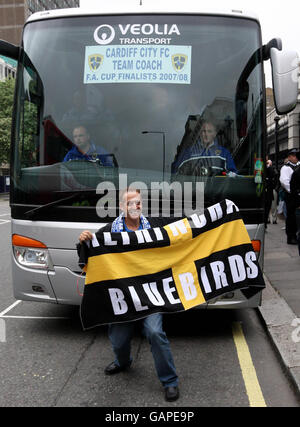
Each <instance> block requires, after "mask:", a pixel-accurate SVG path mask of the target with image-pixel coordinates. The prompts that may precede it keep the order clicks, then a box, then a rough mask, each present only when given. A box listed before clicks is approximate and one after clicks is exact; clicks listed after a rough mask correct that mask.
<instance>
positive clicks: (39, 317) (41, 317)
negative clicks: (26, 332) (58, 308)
mask: <svg viewBox="0 0 300 427" xmlns="http://www.w3.org/2000/svg"><path fill="white" fill-rule="evenodd" d="M20 302H22V301H21V300H17V301H15V302H14V303H13V304H12V305H10V306H9V307H7V308H6V309H5V310H3V311H2V313H0V319H46V320H49V319H51V320H67V319H70V317H55V316H53V317H48V316H44V317H43V316H10V315H9V316H7V315H6V313H8V312H10V310H12V309H13V308H15V307H16V306H17V305H18V304H20Z"/></svg>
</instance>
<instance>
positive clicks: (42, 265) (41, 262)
mask: <svg viewBox="0 0 300 427" xmlns="http://www.w3.org/2000/svg"><path fill="white" fill-rule="evenodd" d="M13 249H14V255H15V259H16V261H17V262H18V263H19V264H20V265H22V266H23V267H28V268H38V269H44V270H48V269H52V268H53V267H52V263H51V260H50V257H49V253H48V250H47V249H34V248H24V247H21V246H14V247H13Z"/></svg>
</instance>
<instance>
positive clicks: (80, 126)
mask: <svg viewBox="0 0 300 427" xmlns="http://www.w3.org/2000/svg"><path fill="white" fill-rule="evenodd" d="M79 128H82V129H84V130H85V131H86V133H87V134H89V131H88V130H87V127H86V126H84V125H82V124H79V125H76V126H74V127H73V132H74V130H75V129H79Z"/></svg>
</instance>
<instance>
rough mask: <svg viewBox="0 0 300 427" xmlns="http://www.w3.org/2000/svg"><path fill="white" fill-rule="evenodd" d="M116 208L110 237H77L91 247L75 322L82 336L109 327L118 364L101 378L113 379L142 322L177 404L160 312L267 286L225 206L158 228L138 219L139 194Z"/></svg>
mask: <svg viewBox="0 0 300 427" xmlns="http://www.w3.org/2000/svg"><path fill="white" fill-rule="evenodd" d="M120 206H121V209H122V211H123V213H122V215H121V216H120V217H118V218H117V219H116V220H115V221H114V222H113V224H112V227H111V231H106V230H108V228H107V227H106V228H104V229H102V230H99V231H98V232H97V233H95V234H93V235H92V234H91V233H90V232H88V231H85V232H83V233H82V234H81V235H80V241H81V242H82V243H83V242H86V241H88V242H89V247H87V245H86V244H82V245H79V246H81V248H80V249H81V250H80V251H79V252H80V261H79V265H80V266H81V267H82V266H84V268H85V271H86V278H85V287H84V295H83V299H82V302H81V308H80V310H81V311H80V314H81V321H82V324H83V327H84V329H89V328H92V327H94V326H97V325H103V324H110V326H109V336H110V340H111V342H112V345H113V349H114V351H115V354H116V360H115V362H113V363H112V364H110V365H109V366H108V367H107V368H106V370H105V372H106V373H107V374H113V373H117V372H120V371H121V370H123V369H125V368H127V367H129V366H130V363H131V359H130V339H131V336H132V331H133V325H134V323H133V322H132V321H134V320H138V319H141V320H142V321H143V326H144V330H145V333H146V336H147V338H148V340H149V341H150V343H151V349H152V353H153V356H154V361H155V366H156V370H157V374H158V377H159V379H160V381H161V382H162V384H163V386H164V388H165V393H166V395H165V397H166V400H168V401H171V400H176V399H177V398H178V396H179V392H178V384H177V382H178V378H177V375H176V371H175V367H174V362H173V358H172V354H171V351H170V346H169V342H168V340H167V337H166V335H165V333H164V332H163V330H162V313H175V312H180V311H185V310H189V309H191V308H194V307H198V306H200V305H203V304H205V303H207V302H208V301H211V300H213V299H215V298H218V297H220V296H222V295H224V294H226V293H228V292H234V291H236V290H240V292H241V293H242V294H243V295H244V297H245V299H249V298H251V297H253V296H254V295H255V294H257V293H258V292H260V291H261V289H262V288H264V286H265V285H264V280H263V276H262V272H261V270H260V267H259V264H258V262H257V259H256V255H255V252H254V249H253V247H252V243H251V240H250V238H249V235H248V232H247V229H246V227H245V224H244V222H243V220H242V218H241V215H240V212H239V209H238V207H237V206H236V205H235V204H234V203H233V202H231V201H230V200H223V201H222V202H220V203H216V204H215V205H213V206H210V207H208V208H207V209H205V210H204V213H203V214H200V215H198V214H197V213H194V214H193V215H191V216H190V217H189V218H183V219H180V220H178V221H175V222H172V223H169V224H167V225H164V226H156V225H155V224H154V221H155V218H149V220H148V219H147V218H145V217H144V216H143V215H142V213H141V209H142V201H141V198H140V193H139V192H138V191H135V190H134V191H126V192H125V193H124V194H123V195H122V197H121V204H120ZM157 220H158V221H161V219H157ZM149 221H151V223H150V222H149ZM130 230H131V231H130Z"/></svg>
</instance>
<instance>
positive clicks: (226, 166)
mask: <svg viewBox="0 0 300 427" xmlns="http://www.w3.org/2000/svg"><path fill="white" fill-rule="evenodd" d="M200 159H201V162H202V163H203V166H206V167H211V168H213V169H216V170H220V171H223V170H225V171H231V172H235V173H236V172H237V169H236V166H235V163H234V160H233V158H232V156H231V154H230V153H229V151H228V150H227V149H226V148H224V147H222V146H220V145H219V144H218V141H217V140H216V139H215V140H214V142H213V144H212V145H211V146H210V147H208V148H205V147H203V146H202V144H201V141H200V140H198V141H197V142H196V144H194V145H193V146H192V147H189V148H187V149H186V150H185V151H183V152H180V153H179V155H178V157H177V159H176V161H174V162H173V163H172V173H175V172H177V171H178V170H179V169H180V168H181V167H183V166H184V164H185V163H187V162H190V161H191V160H195V161H197V160H200Z"/></svg>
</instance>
